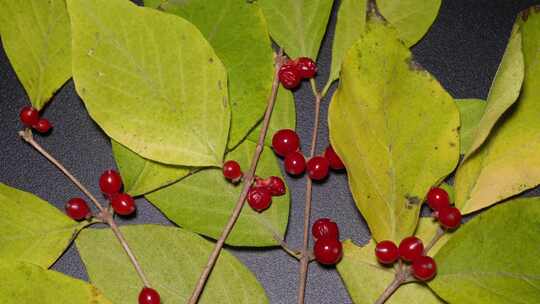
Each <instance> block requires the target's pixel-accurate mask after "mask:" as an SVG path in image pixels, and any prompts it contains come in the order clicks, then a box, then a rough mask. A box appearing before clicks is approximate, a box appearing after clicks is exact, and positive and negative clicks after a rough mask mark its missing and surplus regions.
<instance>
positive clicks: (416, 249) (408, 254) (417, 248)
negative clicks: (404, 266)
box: [398, 236, 424, 262]
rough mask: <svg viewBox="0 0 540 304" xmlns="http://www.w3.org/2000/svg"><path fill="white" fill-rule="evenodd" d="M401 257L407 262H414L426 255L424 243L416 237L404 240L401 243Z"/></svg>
mask: <svg viewBox="0 0 540 304" xmlns="http://www.w3.org/2000/svg"><path fill="white" fill-rule="evenodd" d="M398 251H399V256H400V257H401V258H402V259H403V260H405V261H407V262H412V261H414V260H415V259H416V258H418V257H419V256H421V255H422V254H423V253H424V244H423V243H422V241H421V240H420V239H419V238H417V237H415V236H409V237H406V238H404V239H403V240H402V241H401V243H399V250H398Z"/></svg>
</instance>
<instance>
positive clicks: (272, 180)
mask: <svg viewBox="0 0 540 304" xmlns="http://www.w3.org/2000/svg"><path fill="white" fill-rule="evenodd" d="M267 180H268V190H270V194H272V196H281V195H284V194H285V193H287V187H286V186H285V182H284V181H283V180H282V179H281V178H280V177H278V176H270V177H269V178H268V179H267Z"/></svg>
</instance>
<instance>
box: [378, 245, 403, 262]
mask: <svg viewBox="0 0 540 304" xmlns="http://www.w3.org/2000/svg"><path fill="white" fill-rule="evenodd" d="M375 256H377V260H379V263H381V264H392V263H394V262H395V261H397V259H398V258H399V252H398V247H397V246H396V244H394V242H392V241H382V242H379V243H377V246H375Z"/></svg>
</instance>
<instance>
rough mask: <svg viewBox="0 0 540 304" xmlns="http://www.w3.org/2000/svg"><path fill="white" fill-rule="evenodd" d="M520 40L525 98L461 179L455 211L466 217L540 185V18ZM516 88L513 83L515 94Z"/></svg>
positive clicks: (526, 27)
mask: <svg viewBox="0 0 540 304" xmlns="http://www.w3.org/2000/svg"><path fill="white" fill-rule="evenodd" d="M521 34H522V41H523V54H524V60H525V61H524V62H525V78H524V82H523V89H522V91H521V93H520V98H519V100H518V101H517V102H516V103H515V104H514V105H513V106H512V107H511V108H510V109H508V110H507V111H506V112H505V115H504V116H503V117H502V118H500V119H499V120H498V122H497V125H496V127H495V128H494V129H493V130H491V131H490V133H489V137H488V138H487V140H486V142H485V143H484V144H483V145H482V146H481V147H480V148H479V149H478V150H477V151H476V152H475V153H474V154H472V155H471V156H470V157H469V158H467V159H466V160H465V161H464V162H463V163H462V165H461V166H460V168H459V169H458V171H457V173H456V180H455V188H456V205H457V206H458V207H459V208H461V210H462V212H463V213H470V212H474V211H476V210H480V209H482V208H485V207H488V206H490V205H492V204H495V203H497V202H499V201H501V200H503V199H505V198H508V197H511V196H513V195H515V194H518V193H520V192H522V191H524V190H526V189H529V188H533V187H535V186H537V185H538V184H540V154H539V153H538V151H540V119H538V118H539V117H540V64H538V62H540V53H539V52H538V49H539V48H540V13H535V12H532V13H531V14H530V15H529V18H528V20H527V21H526V22H525V23H524V24H523V26H522V28H521ZM515 85H516V83H515V82H511V81H510V82H508V86H509V87H510V88H511V89H514V88H515V87H514V86H515ZM503 89H504V88H501V89H500V90H503ZM498 90H499V89H498ZM499 100H501V99H499ZM488 107H489V102H488ZM486 112H488V109H486Z"/></svg>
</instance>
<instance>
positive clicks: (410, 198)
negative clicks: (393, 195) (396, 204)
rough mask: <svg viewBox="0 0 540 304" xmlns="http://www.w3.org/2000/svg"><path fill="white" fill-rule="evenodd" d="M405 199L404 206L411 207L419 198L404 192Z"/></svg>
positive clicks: (418, 201)
mask: <svg viewBox="0 0 540 304" xmlns="http://www.w3.org/2000/svg"><path fill="white" fill-rule="evenodd" d="M405 199H407V203H406V205H405V208H407V209H412V207H413V206H414V205H419V204H420V202H421V201H420V199H419V198H418V196H410V195H409V194H405Z"/></svg>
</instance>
